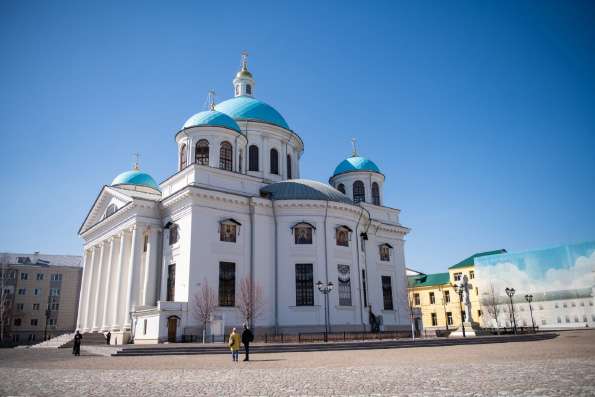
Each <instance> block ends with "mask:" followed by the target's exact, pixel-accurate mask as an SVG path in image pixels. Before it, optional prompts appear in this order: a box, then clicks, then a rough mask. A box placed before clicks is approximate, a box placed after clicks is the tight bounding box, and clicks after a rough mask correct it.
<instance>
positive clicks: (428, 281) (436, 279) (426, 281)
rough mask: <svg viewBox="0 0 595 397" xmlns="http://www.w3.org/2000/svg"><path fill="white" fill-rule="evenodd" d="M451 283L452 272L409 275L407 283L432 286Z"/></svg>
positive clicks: (410, 285)
mask: <svg viewBox="0 0 595 397" xmlns="http://www.w3.org/2000/svg"><path fill="white" fill-rule="evenodd" d="M449 283H450V274H448V273H434V274H418V275H416V276H407V284H408V285H409V288H412V287H431V286H433V285H443V284H449Z"/></svg>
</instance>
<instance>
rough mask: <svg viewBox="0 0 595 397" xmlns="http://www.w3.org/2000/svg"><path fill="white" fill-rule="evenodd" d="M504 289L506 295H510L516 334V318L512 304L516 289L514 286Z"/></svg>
mask: <svg viewBox="0 0 595 397" xmlns="http://www.w3.org/2000/svg"><path fill="white" fill-rule="evenodd" d="M504 291H506V295H508V298H509V299H510V312H511V313H512V324H513V332H514V333H515V335H516V318H515V317H514V305H513V304H512V297H513V296H514V293H515V292H516V291H515V290H514V288H508V287H506V289H505V290H504Z"/></svg>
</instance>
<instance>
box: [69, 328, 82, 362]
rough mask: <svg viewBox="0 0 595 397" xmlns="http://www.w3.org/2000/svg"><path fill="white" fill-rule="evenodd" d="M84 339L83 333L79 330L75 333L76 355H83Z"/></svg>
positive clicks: (73, 351) (74, 351) (74, 347)
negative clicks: (82, 345) (82, 343)
mask: <svg viewBox="0 0 595 397" xmlns="http://www.w3.org/2000/svg"><path fill="white" fill-rule="evenodd" d="M82 339H83V335H81V333H80V332H79V331H78V330H77V331H76V334H74V345H72V354H74V355H75V356H80V355H81V340H82Z"/></svg>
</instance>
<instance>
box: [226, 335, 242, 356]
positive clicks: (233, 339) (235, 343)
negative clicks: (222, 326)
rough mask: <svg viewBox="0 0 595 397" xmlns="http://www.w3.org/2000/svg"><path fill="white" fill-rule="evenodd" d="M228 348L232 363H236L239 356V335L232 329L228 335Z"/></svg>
mask: <svg viewBox="0 0 595 397" xmlns="http://www.w3.org/2000/svg"><path fill="white" fill-rule="evenodd" d="M228 345H229V348H230V349H231V358H232V359H233V361H236V362H237V361H238V356H239V354H240V334H238V333H237V332H236V329H235V328H234V329H233V330H232V331H231V334H230V335H229V343H228Z"/></svg>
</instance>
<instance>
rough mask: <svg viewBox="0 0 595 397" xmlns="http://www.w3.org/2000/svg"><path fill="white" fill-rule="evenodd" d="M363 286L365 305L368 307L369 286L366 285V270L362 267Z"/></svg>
mask: <svg viewBox="0 0 595 397" xmlns="http://www.w3.org/2000/svg"><path fill="white" fill-rule="evenodd" d="M362 286H363V289H364V307H368V286H367V285H366V270H365V269H362Z"/></svg>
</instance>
